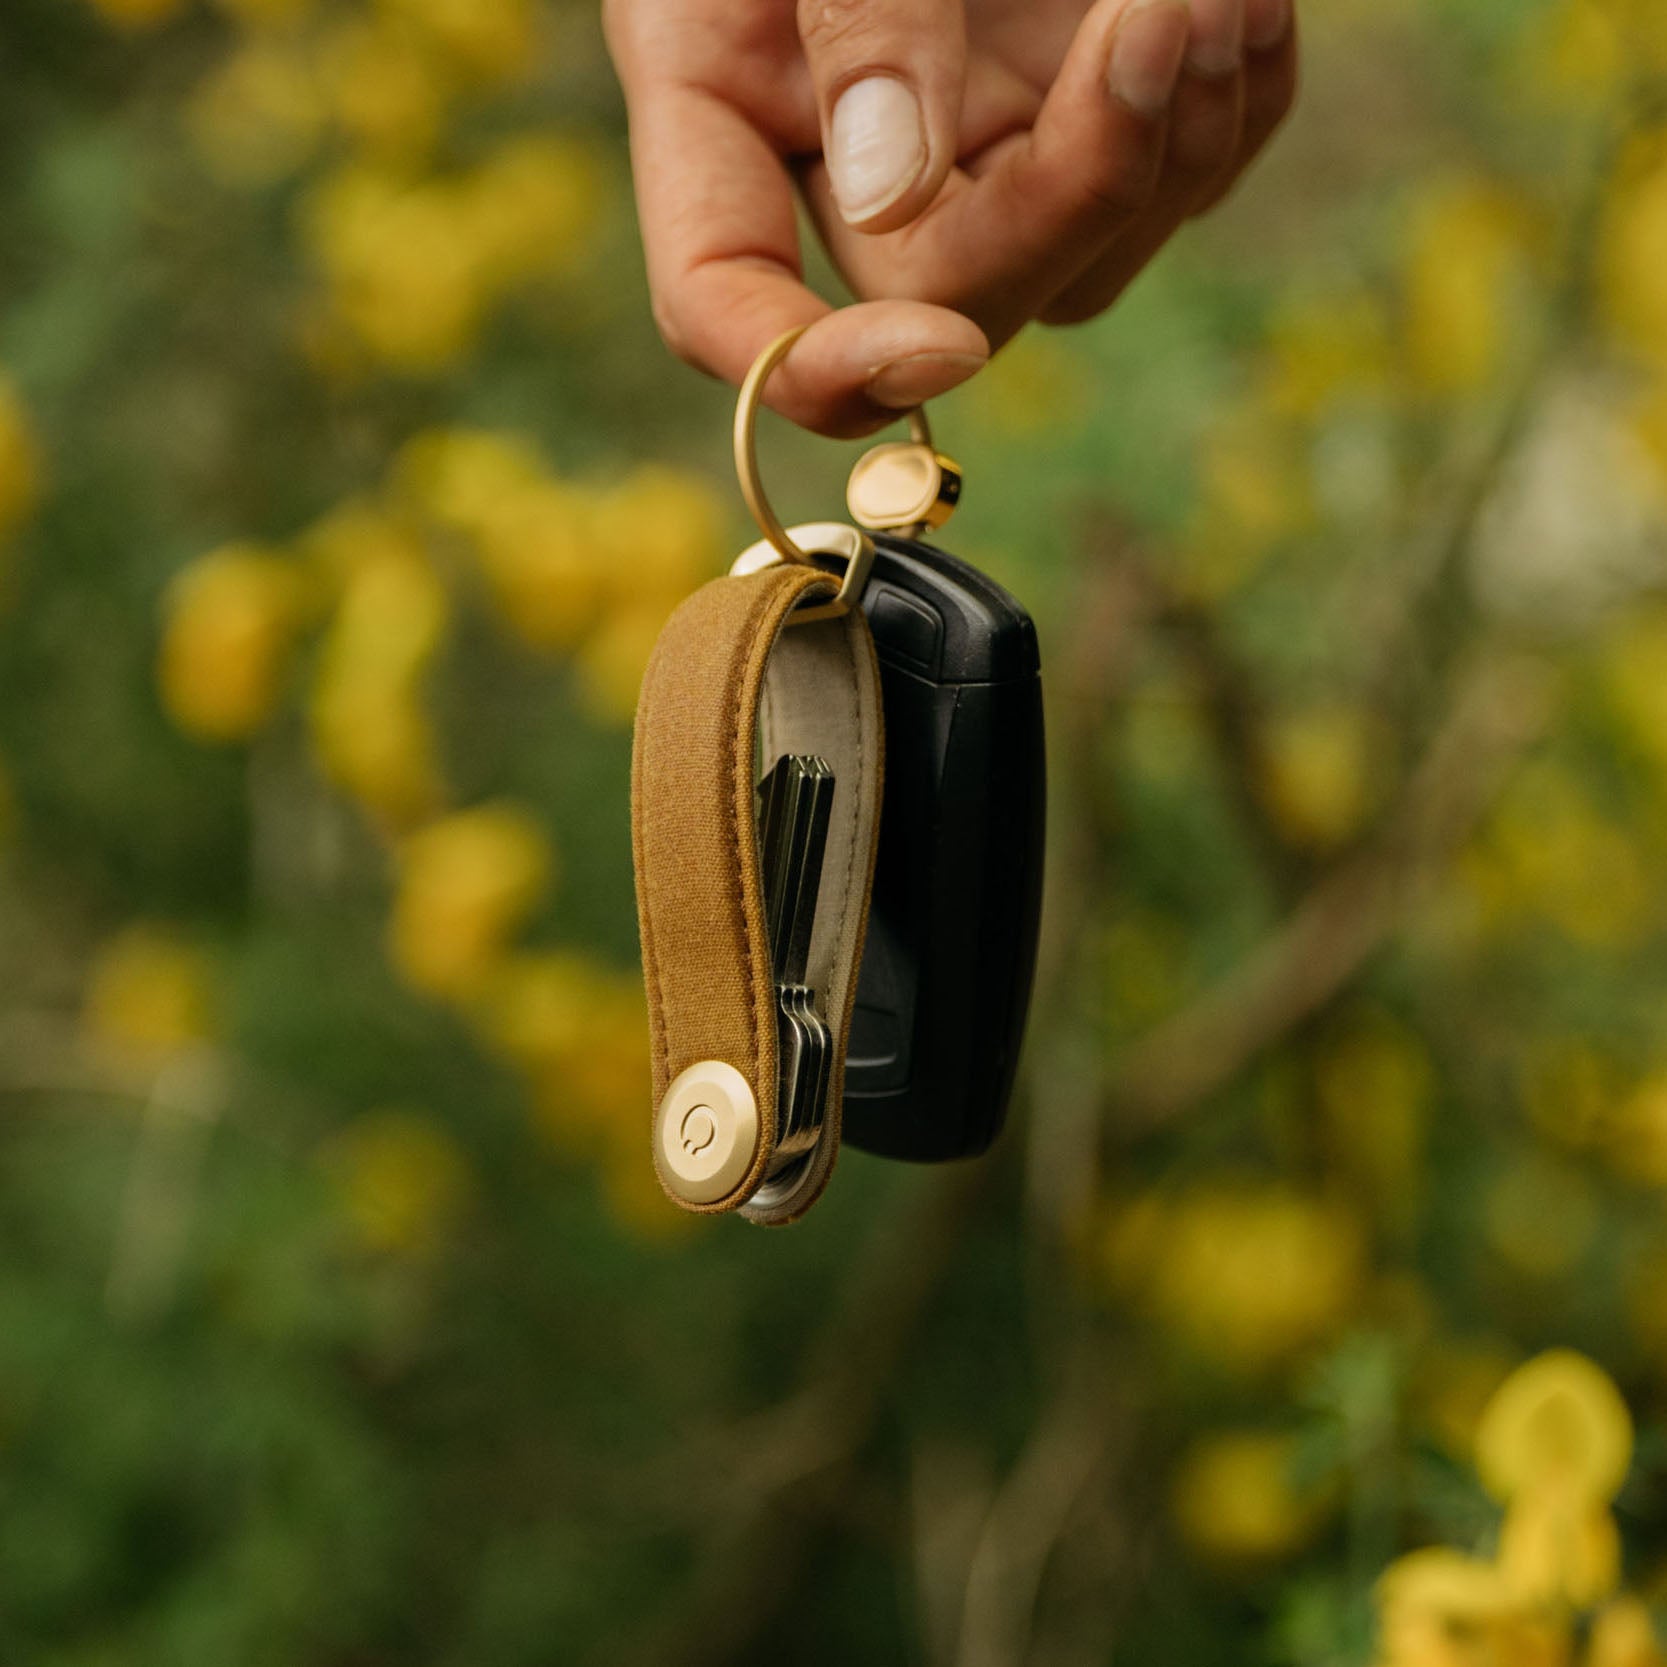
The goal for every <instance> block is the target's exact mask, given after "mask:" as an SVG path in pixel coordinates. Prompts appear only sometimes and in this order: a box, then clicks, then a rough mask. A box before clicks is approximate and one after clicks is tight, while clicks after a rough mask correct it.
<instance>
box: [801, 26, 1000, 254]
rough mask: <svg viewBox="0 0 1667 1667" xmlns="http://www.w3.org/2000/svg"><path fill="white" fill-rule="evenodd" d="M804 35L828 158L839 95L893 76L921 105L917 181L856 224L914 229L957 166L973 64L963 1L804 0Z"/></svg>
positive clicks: (875, 228) (881, 228)
mask: <svg viewBox="0 0 1667 1667" xmlns="http://www.w3.org/2000/svg"><path fill="white" fill-rule="evenodd" d="M798 27H799V38H800V40H801V42H802V43H803V45H804V53H805V62H806V64H807V65H808V66H809V69H810V77H811V81H812V84H813V85H814V86H815V89H816V103H817V109H818V112H819V114H820V118H821V126H822V147H823V152H824V154H829V153H830V152H831V148H832V145H833V143H834V134H833V112H834V107H835V105H836V104H837V103H838V102H839V99H840V96H841V95H842V94H843V93H845V92H846V91H847V90H848V89H849V88H851V87H853V86H855V85H856V83H857V82H859V81H863V80H866V79H867V78H868V77H870V76H889V77H891V78H893V79H894V80H896V81H898V82H900V83H901V84H902V85H903V86H904V87H906V88H908V89H909V91H910V92H911V93H913V95H914V97H915V98H916V99H917V100H918V101H919V104H920V109H921V116H922V127H923V138H924V142H925V156H924V160H923V162H922V164H921V167H920V171H919V173H918V174H916V175H915V177H914V182H913V184H912V185H910V186H909V187H908V188H907V189H906V190H904V191H903V192H902V194H901V195H900V196H897V197H894V198H892V199H891V200H890V201H888V202H886V203H884V204H883V205H881V206H880V207H879V208H878V209H877V210H876V211H874V212H873V213H869V214H865V215H862V216H860V217H858V218H856V219H854V220H853V221H852V224H854V225H857V226H859V227H860V228H861V229H862V230H864V231H868V232H881V231H892V230H895V229H896V228H897V227H898V226H903V225H907V224H908V222H909V221H911V220H913V219H914V218H915V216H916V215H918V214H919V213H920V212H921V211H922V210H923V209H924V208H925V207H926V206H927V204H928V203H930V202H931V201H932V199H933V198H934V197H935V196H936V195H937V194H938V191H939V189H940V188H941V186H942V185H943V182H944V180H945V178H946V177H947V176H948V174H949V170H950V168H951V167H952V166H953V165H954V161H955V148H956V140H957V134H958V130H959V127H960V122H961V101H962V96H963V93H964V90H965V81H966V67H967V42H966V16H965V11H964V8H963V5H962V0H798Z"/></svg>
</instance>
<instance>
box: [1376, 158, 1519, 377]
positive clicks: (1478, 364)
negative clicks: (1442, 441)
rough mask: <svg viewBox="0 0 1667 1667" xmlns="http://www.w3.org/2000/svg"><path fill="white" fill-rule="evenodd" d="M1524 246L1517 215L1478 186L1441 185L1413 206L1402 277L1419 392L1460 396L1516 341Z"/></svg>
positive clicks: (1489, 373) (1493, 369) (1410, 358)
mask: <svg viewBox="0 0 1667 1667" xmlns="http://www.w3.org/2000/svg"><path fill="white" fill-rule="evenodd" d="M1525 243H1526V235H1525V230H1524V224H1523V216H1522V214H1521V212H1520V210H1519V209H1518V208H1517V206H1516V205H1515V204H1513V203H1511V202H1509V201H1508V200H1507V199H1505V198H1504V197H1503V196H1502V195H1501V194H1500V192H1499V191H1498V190H1497V188H1495V187H1494V186H1492V185H1490V184H1488V183H1486V182H1484V181H1476V180H1460V181H1457V182H1453V183H1450V184H1446V185H1443V186H1440V187H1438V188H1437V189H1436V190H1434V191H1433V192H1431V193H1430V194H1429V195H1428V196H1427V197H1426V198H1425V199H1424V200H1423V201H1422V202H1421V203H1420V204H1419V207H1418V211H1417V213H1416V215H1415V216H1414V219H1413V223H1412V227H1411V230H1410V234H1409V242H1408V249H1407V254H1406V261H1405V269H1404V274H1403V282H1404V285H1405V291H1406V294H1405V306H1406V332H1407V340H1406V352H1407V363H1408V369H1409V370H1410V372H1411V375H1412V377H1413V380H1414V382H1415V384H1416V385H1417V386H1418V387H1420V388H1423V389H1425V390H1427V391H1429V392H1432V393H1436V394H1448V393H1465V392H1468V391H1470V390H1472V389H1475V388H1479V387H1482V386H1484V385H1485V384H1487V383H1488V382H1490V381H1491V380H1492V379H1493V377H1494V376H1495V374H1496V373H1497V372H1498V370H1499V368H1500V366H1501V364H1502V363H1503V362H1504V360H1505V358H1506V356H1507V353H1508V351H1509V349H1510V347H1511V344H1512V342H1513V341H1514V339H1515V332H1514V330H1513V329H1512V318H1513V315H1514V312H1515V310H1516V303H1517V301H1518V293H1519V291H1520V289H1521V286H1522V280H1523V276H1524V268H1525Z"/></svg>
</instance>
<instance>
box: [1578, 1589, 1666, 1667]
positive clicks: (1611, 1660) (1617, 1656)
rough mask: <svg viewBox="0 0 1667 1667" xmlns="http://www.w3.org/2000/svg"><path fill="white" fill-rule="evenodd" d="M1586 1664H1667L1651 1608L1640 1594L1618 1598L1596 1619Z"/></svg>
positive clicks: (1630, 1666) (1648, 1666) (1638, 1666)
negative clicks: (1639, 1598)
mask: <svg viewBox="0 0 1667 1667" xmlns="http://www.w3.org/2000/svg"><path fill="white" fill-rule="evenodd" d="M1586 1667H1667V1655H1663V1653H1662V1650H1661V1646H1660V1644H1659V1643H1658V1642H1657V1640H1656V1632H1655V1625H1654V1623H1653V1622H1652V1621H1651V1619H1650V1612H1649V1610H1648V1609H1647V1608H1646V1607H1645V1606H1644V1605H1643V1604H1642V1603H1640V1602H1639V1600H1638V1599H1637V1598H1633V1597H1622V1598H1617V1599H1616V1600H1615V1601H1614V1602H1613V1603H1612V1604H1610V1605H1609V1606H1608V1607H1607V1608H1605V1609H1604V1610H1603V1612H1602V1613H1601V1614H1600V1615H1599V1616H1598V1618H1597V1620H1596V1621H1594V1622H1593V1624H1592V1637H1591V1642H1590V1643H1589V1644H1588V1645H1587V1646H1586Z"/></svg>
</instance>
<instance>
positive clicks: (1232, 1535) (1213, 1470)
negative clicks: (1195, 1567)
mask: <svg viewBox="0 0 1667 1667" xmlns="http://www.w3.org/2000/svg"><path fill="white" fill-rule="evenodd" d="M1295 1458H1296V1442H1295V1440H1294V1439H1293V1438H1292V1437H1290V1436H1288V1435H1280V1434H1275V1433H1272V1432H1270V1431H1265V1430H1226V1431H1217V1432H1215V1433H1213V1434H1210V1435H1206V1436H1203V1437H1201V1438H1200V1439H1199V1440H1197V1441H1195V1442H1194V1443H1193V1445H1192V1446H1191V1448H1190V1449H1189V1450H1188V1451H1187V1453H1186V1455H1185V1456H1184V1457H1183V1458H1182V1460H1181V1463H1180V1466H1179V1468H1178V1470H1177V1472H1176V1476H1175V1482H1174V1487H1173V1491H1172V1495H1171V1505H1172V1509H1173V1511H1174V1516H1175V1523H1176V1527H1177V1528H1178V1529H1179V1530H1180V1534H1181V1538H1182V1539H1183V1540H1185V1541H1186V1543H1187V1544H1188V1545H1189V1546H1190V1547H1191V1548H1192V1550H1193V1551H1194V1552H1196V1553H1197V1554H1198V1555H1199V1556H1200V1557H1202V1558H1204V1559H1205V1560H1206V1561H1208V1562H1212V1563H1221V1564H1227V1565H1242V1564H1257V1563H1269V1562H1275V1561H1277V1560H1278V1559H1280V1558H1282V1557H1287V1556H1289V1555H1290V1554H1291V1553H1292V1552H1293V1551H1296V1550H1299V1549H1300V1548H1301V1547H1302V1546H1303V1545H1304V1544H1305V1543H1306V1542H1307V1541H1308V1540H1309V1539H1310V1538H1311V1537H1312V1535H1313V1534H1314V1531H1315V1530H1316V1529H1317V1528H1318V1527H1319V1525H1320V1522H1321V1521H1322V1519H1323V1514H1324V1506H1323V1501H1322V1500H1321V1498H1320V1497H1319V1495H1318V1494H1317V1492H1316V1490H1315V1489H1314V1488H1312V1487H1301V1486H1299V1485H1298V1484H1297V1482H1296V1480H1295V1479H1294V1464H1295Z"/></svg>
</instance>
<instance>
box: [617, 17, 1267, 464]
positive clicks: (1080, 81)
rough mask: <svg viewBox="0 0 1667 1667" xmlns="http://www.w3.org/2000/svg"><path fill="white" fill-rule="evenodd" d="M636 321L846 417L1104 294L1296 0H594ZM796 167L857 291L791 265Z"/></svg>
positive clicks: (787, 402) (808, 418)
mask: <svg viewBox="0 0 1667 1667" xmlns="http://www.w3.org/2000/svg"><path fill="white" fill-rule="evenodd" d="M605 23H606V27H607V34H608V43H609V47H610V50H611V51H612V53H613V56H614V60H615V63H616V64H617V66H618V68H619V72H620V79H621V81H622V82H623V84H624V87H625V96H626V101H627V104H628V106H629V109H630V117H631V154H632V163H633V168H634V172H635V177H636V189H637V202H638V207H639V212H640V215H641V221H642V236H643V246H644V250H645V252H646V255H647V260H648V277H649V285H650V289H651V291H652V293H653V297H654V312H655V317H656V319H657V320H658V322H659V326H660V330H661V333H662V334H663V335H664V337H665V339H666V341H667V342H668V343H669V344H670V346H671V347H672V348H673V349H674V351H676V352H677V353H678V354H679V355H680V356H681V357H682V358H684V359H686V360H688V361H689V362H690V363H692V364H694V365H697V366H699V367H700V368H702V369H704V370H707V371H710V372H713V373H714V374H716V375H718V376H721V377H724V378H726V379H727V380H729V381H730V382H739V381H740V380H741V378H742V377H743V376H744V375H745V374H746V370H747V367H748V365H749V364H751V362H752V360H753V359H754V357H755V356H756V355H757V354H758V352H759V350H760V349H761V348H762V347H764V345H765V344H766V343H767V342H769V341H770V340H772V339H773V338H774V337H775V336H777V335H779V334H780V333H781V332H782V331H784V330H786V329H788V328H790V327H792V326H793V325H798V324H808V325H810V326H811V327H810V329H809V330H808V331H807V332H806V334H805V336H804V338H803V339H802V340H801V341H800V342H799V343H798V344H797V345H796V346H795V348H794V350H793V352H792V354H791V355H790V356H789V358H788V360H787V361H786V362H785V363H784V364H783V365H782V368H781V369H780V371H778V372H777V374H776V375H775V376H774V377H772V378H771V380H770V384H769V387H768V388H767V389H766V394H767V397H768V401H769V403H770V404H771V405H772V406H774V407H775V409H776V410H778V411H780V412H782V413H783V414H784V415H786V416H788V417H791V418H793V419H794V420H795V421H797V422H800V423H802V424H804V425H805V426H806V427H808V428H813V429H816V430H818V431H820V432H822V433H825V434H836V435H856V434H863V433H867V432H870V431H872V430H873V429H875V428H878V427H881V426H883V425H884V424H885V423H887V422H891V421H893V420H895V417H896V413H897V412H898V411H900V410H907V409H909V408H910V407H912V406H915V405H918V404H920V403H921V402H922V401H923V400H926V399H930V398H932V397H934V396H935V395H937V394H941V393H944V392H946V391H947V390H948V389H949V388H952V387H954V386H955V384H956V383H958V382H962V381H964V380H965V379H966V378H967V377H968V376H970V375H972V373H973V372H974V371H975V370H977V369H978V368H979V366H981V365H982V364H983V363H984V362H985V360H986V359H987V358H988V357H989V354H990V352H991V350H992V349H993V348H995V347H999V346H1000V345H1001V344H1002V343H1003V342H1005V341H1007V340H1008V339H1009V338H1010V337H1011V336H1013V335H1014V334H1015V333H1016V332H1017V331H1018V330H1019V329H1020V328H1021V326H1023V325H1024V324H1025V323H1026V321H1027V320H1029V319H1033V318H1039V319H1041V320H1043V321H1044V322H1045V323H1050V324H1070V323H1076V322H1079V321H1081V320H1084V319H1088V318H1092V317H1094V316H1095V315H1096V314H1098V313H1100V312H1102V311H1104V309H1105V308H1106V307H1108V306H1110V305H1111V303H1112V302H1113V301H1114V300H1116V298H1117V296H1118V295H1119V294H1120V293H1121V292H1122V291H1123V289H1124V288H1125V287H1126V286H1127V285H1128V283H1129V282H1130V280H1131V279H1132V278H1133V277H1134V276H1135V274H1136V273H1137V272H1139V271H1140V269H1141V268H1142V267H1143V266H1144V265H1145V264H1146V263H1147V261H1149V260H1150V259H1151V258H1152V256H1153V255H1154V254H1155V253H1156V252H1157V251H1158V250H1159V249H1160V248H1161V247H1162V246H1163V244H1164V243H1165V242H1166V241H1167V240H1168V239H1169V238H1170V237H1171V236H1172V235H1173V233H1174V232H1175V231H1176V229H1177V228H1178V227H1179V226H1180V225H1181V224H1182V222H1184V221H1185V220H1186V219H1187V218H1188V217H1189V216H1191V215H1194V214H1197V213H1199V212H1200V211H1201V210H1203V209H1206V208H1208V207H1210V206H1211V205H1213V204H1214V203H1216V202H1218V201H1219V200H1220V199H1221V197H1222V196H1223V195H1225V193H1226V192H1227V191H1228V190H1229V189H1230V188H1231V186H1232V185H1233V184H1234V182H1235V181H1236V180H1237V179H1238V177H1239V175H1240V174H1241V173H1242V172H1243V171H1244V169H1245V167H1246V166H1247V165H1248V164H1249V162H1250V161H1251V159H1252V158H1253V157H1254V156H1255V155H1256V153H1257V152H1258V151H1259V150H1260V149H1261V148H1262V146H1263V145H1264V144H1265V143H1266V142H1267V140H1268V138H1269V136H1270V135H1271V134H1272V133H1273V131H1274V129H1275V128H1276V127H1277V126H1278V125H1279V123H1280V121H1281V120H1282V119H1283V118H1284V116H1285V113H1286V112H1287V110H1288V109H1289V108H1290V104H1291V100H1292V97H1293V94H1294V92H1295V86H1296V68H1297V49H1296V29H1295V21H1294V17H1293V15H1292V0H1191V4H1190V8H1189V6H1188V5H1187V4H1186V3H1185V0H1094V3H1093V4H1089V3H1088V0H964V3H963V0H799V4H798V9H797V16H795V14H794V10H793V7H792V6H791V5H790V4H789V3H788V0H606V6H605ZM795 181H796V182H797V184H798V187H799V190H800V192H801V193H802V195H803V198H804V200H805V203H806V204H807V206H808V208H809V211H810V214H811V216H812V218H813V219H814V221H815V224H816V227H817V230H818V232H819V233H820V235H821V237H822V240H823V242H824V243H825V244H826V245H827V248H828V251H829V253H830V254H831V255H832V257H833V259H834V261H835V262H836V264H837V265H838V267H839V269H840V271H841V272H842V273H843V274H844V276H845V278H846V280H847V282H848V283H849V284H850V286H851V288H852V290H853V291H854V292H855V294H856V295H857V296H858V297H859V301H858V304H856V305H853V306H849V307H844V308H840V309H838V310H836V309H834V308H832V307H830V306H829V305H828V303H827V302H825V301H823V300H822V299H820V298H819V297H818V296H816V295H815V294H813V293H812V292H811V291H810V290H809V289H808V288H807V287H806V286H805V284H804V282H803V278H802V275H801V267H800V262H799V243H798V235H797V229H796V224H795V216H794V198H793V185H794V182H795Z"/></svg>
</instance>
